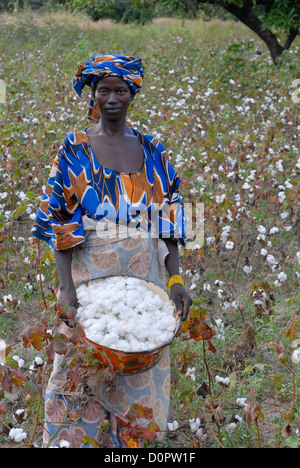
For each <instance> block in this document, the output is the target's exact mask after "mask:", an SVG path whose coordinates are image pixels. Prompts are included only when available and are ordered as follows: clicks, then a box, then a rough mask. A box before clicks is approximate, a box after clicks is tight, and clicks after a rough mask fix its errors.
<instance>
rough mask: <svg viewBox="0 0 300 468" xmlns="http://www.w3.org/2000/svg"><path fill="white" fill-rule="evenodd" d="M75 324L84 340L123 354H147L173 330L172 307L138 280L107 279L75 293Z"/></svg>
mask: <svg viewBox="0 0 300 468" xmlns="http://www.w3.org/2000/svg"><path fill="white" fill-rule="evenodd" d="M77 297H78V301H79V303H80V307H79V309H78V311H77V320H78V322H79V323H80V325H81V326H82V327H83V329H84V331H85V334H86V337H87V338H88V339H89V340H91V341H93V342H94V343H97V344H99V345H102V346H105V347H108V348H112V349H116V350H120V351H125V352H140V351H146V350H151V349H153V348H155V347H157V346H160V345H162V344H164V343H166V342H168V341H169V340H170V339H171V338H172V337H173V336H174V332H175V329H176V318H175V315H174V305H173V303H172V302H171V301H167V302H166V301H165V300H163V299H162V298H161V297H160V295H159V294H156V293H154V292H152V291H151V290H149V289H148V288H147V287H146V286H145V285H144V284H143V283H142V282H141V280H139V279H138V278H125V277H118V276H117V277H110V278H105V279H104V280H102V279H101V280H96V281H91V282H90V283H89V284H83V285H81V286H79V288H78V289H77Z"/></svg>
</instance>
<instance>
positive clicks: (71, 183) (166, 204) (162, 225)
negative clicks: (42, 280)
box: [32, 130, 186, 448]
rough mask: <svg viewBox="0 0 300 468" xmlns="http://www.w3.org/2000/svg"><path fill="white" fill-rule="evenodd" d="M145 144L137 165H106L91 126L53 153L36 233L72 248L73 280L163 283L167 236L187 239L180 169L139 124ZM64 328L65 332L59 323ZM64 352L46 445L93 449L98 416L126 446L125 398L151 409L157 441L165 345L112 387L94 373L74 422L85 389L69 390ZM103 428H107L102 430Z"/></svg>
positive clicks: (166, 388)
mask: <svg viewBox="0 0 300 468" xmlns="http://www.w3.org/2000/svg"><path fill="white" fill-rule="evenodd" d="M134 131H135V133H136V135H137V136H138V137H139V139H140V143H141V145H142V148H143V150H144V165H143V168H142V170H141V171H140V172H135V173H129V174H126V173H122V172H117V171H113V170H110V169H107V168H104V167H102V166H101V165H100V164H99V162H98V160H97V159H96V157H95V155H94V154H93V151H92V148H91V146H90V144H89V140H88V136H87V132H86V130H82V131H78V132H75V133H71V134H69V135H68V136H67V137H66V138H65V140H64V143H63V145H62V146H61V147H60V149H59V151H58V154H57V157H56V158H55V161H54V164H53V167H52V170H51V173H50V176H49V179H48V182H47V185H46V188H45V193H44V195H43V198H42V201H41V204H40V208H39V211H38V214H37V218H36V221H35V223H34V226H33V228H32V235H33V236H35V237H37V238H39V239H42V240H45V241H46V242H47V243H48V244H49V246H50V247H51V248H52V249H55V250H65V249H69V248H73V259H72V276H73V281H74V284H75V286H78V285H79V284H80V283H81V282H85V281H89V280H94V279H98V278H101V277H107V276H116V275H128V276H134V277H139V278H141V279H144V280H147V281H151V282H153V283H155V284H157V285H159V286H160V287H162V288H164V287H165V283H166V278H165V257H166V255H167V254H168V249H167V246H166V244H165V242H163V238H164V237H166V238H172V239H174V240H176V241H178V242H180V243H181V244H183V245H185V242H186V235H185V219H184V212H183V206H182V203H181V200H180V197H179V183H180V180H179V176H178V175H177V173H176V171H175V170H174V169H173V167H172V165H171V164H170V162H169V160H168V155H167V152H166V150H165V148H164V147H163V145H162V144H161V143H160V142H159V141H158V140H156V139H155V138H153V137H152V136H148V135H144V134H142V133H140V132H138V131H136V130H134ZM60 332H61V333H63V334H65V335H68V327H67V325H66V324H64V323H62V324H61V329H60ZM66 360H67V356H64V355H58V354H57V355H56V356H55V360H54V365H53V370H52V373H51V376H50V379H49V381H48V385H47V389H46V395H45V419H46V422H45V431H44V445H45V446H52V445H57V444H58V443H59V442H60V440H62V439H63V440H68V441H69V442H70V444H71V447H72V448H86V447H87V448H88V447H90V445H91V444H90V443H84V442H83V440H84V438H85V437H86V436H87V437H89V438H92V439H93V440H99V437H100V436H101V437H102V435H103V431H101V429H99V428H101V421H102V420H103V419H108V420H109V421H110V426H109V430H108V432H107V434H106V444H108V445H106V446H111V447H122V446H124V442H123V441H122V439H121V438H120V436H119V428H118V423H117V421H118V418H122V414H123V413H124V411H125V409H126V407H127V405H130V404H133V403H134V402H138V403H140V404H141V405H143V406H146V407H148V408H151V409H152V410H153V415H154V420H155V422H156V424H157V425H158V426H159V428H160V431H159V432H158V434H157V436H158V440H160V441H162V440H163V439H164V437H165V434H166V430H167V422H168V417H169V410H170V358H169V349H168V347H166V348H165V351H164V353H163V355H162V358H161V359H160V361H159V362H158V364H156V365H155V366H154V367H153V368H152V369H150V370H148V371H146V372H143V373H141V374H136V375H117V376H116V378H115V382H114V385H113V387H112V388H109V389H108V388H107V387H106V385H105V384H104V383H103V382H99V381H98V380H97V379H95V381H92V379H91V380H90V381H89V382H88V388H89V398H88V404H87V405H86V407H85V412H84V414H83V416H82V418H81V420H80V421H76V423H74V422H72V421H70V420H68V417H67V415H68V414H69V413H70V411H71V410H72V409H73V408H77V407H78V406H80V407H81V406H82V401H81V396H80V394H78V398H77V397H76V395H70V394H68V392H66V391H65V390H64V388H65V383H66V378H67V369H66ZM101 434H102V435H101Z"/></svg>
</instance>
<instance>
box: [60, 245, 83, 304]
mask: <svg viewBox="0 0 300 468" xmlns="http://www.w3.org/2000/svg"><path fill="white" fill-rule="evenodd" d="M72 256H73V248H70V249H67V250H59V251H55V252H54V257H55V261H56V266H57V270H58V277H59V291H60V294H59V300H60V301H61V302H63V301H68V302H69V305H70V306H71V307H76V308H78V306H79V304H78V299H77V294H76V289H75V286H74V282H73V278H72V272H71V271H72V270H71V264H72Z"/></svg>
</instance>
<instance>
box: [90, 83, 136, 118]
mask: <svg viewBox="0 0 300 468" xmlns="http://www.w3.org/2000/svg"><path fill="white" fill-rule="evenodd" d="M94 100H95V102H96V104H97V106H98V108H99V111H100V115H101V118H102V119H103V118H105V119H107V120H121V119H123V118H124V117H126V114H127V111H128V108H129V106H130V103H131V101H132V94H131V91H130V87H129V85H128V84H127V83H126V81H124V80H123V79H122V78H118V77H114V76H111V77H107V78H103V79H102V80H100V81H98V82H97V83H96V87H95V90H94Z"/></svg>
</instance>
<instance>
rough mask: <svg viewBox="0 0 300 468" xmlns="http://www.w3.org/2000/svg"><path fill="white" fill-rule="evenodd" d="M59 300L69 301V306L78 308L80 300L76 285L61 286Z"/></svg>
mask: <svg viewBox="0 0 300 468" xmlns="http://www.w3.org/2000/svg"><path fill="white" fill-rule="evenodd" d="M58 300H59V302H65V301H67V302H68V304H69V306H70V307H75V309H78V307H79V302H78V298H77V294H76V289H75V286H74V285H71V286H68V287H64V286H60V288H59V294H58Z"/></svg>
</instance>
